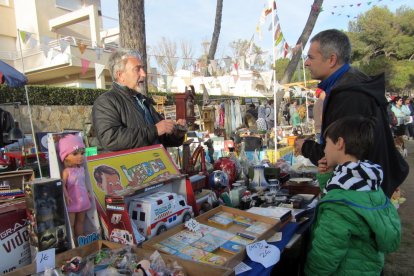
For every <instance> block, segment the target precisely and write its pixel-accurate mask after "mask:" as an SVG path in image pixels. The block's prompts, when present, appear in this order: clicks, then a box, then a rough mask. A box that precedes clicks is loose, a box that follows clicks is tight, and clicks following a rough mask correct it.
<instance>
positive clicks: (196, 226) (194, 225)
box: [184, 219, 200, 232]
mask: <svg viewBox="0 0 414 276" xmlns="http://www.w3.org/2000/svg"><path fill="white" fill-rule="evenodd" d="M184 225H185V227H187V229H188V230H190V231H193V232H196V231H199V230H200V223H198V221H196V220H195V219H190V220H188V221H186V222H185V224H184Z"/></svg>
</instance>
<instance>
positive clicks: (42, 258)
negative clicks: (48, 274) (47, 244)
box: [36, 248, 56, 273]
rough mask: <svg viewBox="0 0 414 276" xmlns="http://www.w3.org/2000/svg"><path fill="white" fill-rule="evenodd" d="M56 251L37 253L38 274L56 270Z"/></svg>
mask: <svg viewBox="0 0 414 276" xmlns="http://www.w3.org/2000/svg"><path fill="white" fill-rule="evenodd" d="M55 249H56V248H50V249H48V250H44V251H40V252H37V254H36V273H39V272H43V271H45V270H46V269H50V268H55Z"/></svg>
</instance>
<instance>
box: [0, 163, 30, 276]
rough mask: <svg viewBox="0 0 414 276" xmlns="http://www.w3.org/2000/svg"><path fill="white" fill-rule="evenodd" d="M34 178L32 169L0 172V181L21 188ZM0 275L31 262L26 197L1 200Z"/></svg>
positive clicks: (13, 187)
mask: <svg viewBox="0 0 414 276" xmlns="http://www.w3.org/2000/svg"><path fill="white" fill-rule="evenodd" d="M30 180H33V171H32V170H21V171H10V172H4V173H0V183H4V184H5V186H8V187H10V189H21V190H22V191H23V184H24V183H25V182H26V181H30ZM0 221H1V224H0V257H1V261H0V275H1V274H3V273H7V272H9V271H12V270H15V269H17V268H19V267H22V266H25V265H27V264H29V263H30V262H31V255H30V244H29V233H28V227H27V215H26V203H25V201H24V198H15V199H10V198H8V199H2V200H0Z"/></svg>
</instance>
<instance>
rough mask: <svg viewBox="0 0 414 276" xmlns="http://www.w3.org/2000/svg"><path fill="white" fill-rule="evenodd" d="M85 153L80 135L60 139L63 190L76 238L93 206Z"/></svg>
mask: <svg viewBox="0 0 414 276" xmlns="http://www.w3.org/2000/svg"><path fill="white" fill-rule="evenodd" d="M84 154H85V145H84V143H83V141H82V137H80V136H79V135H72V134H70V135H66V136H65V137H63V138H62V139H60V140H59V157H60V160H61V161H62V162H63V164H64V170H63V172H62V180H63V183H64V189H63V190H64V194H65V199H66V206H67V209H68V212H69V219H70V225H71V227H72V232H73V233H74V235H75V240H77V238H78V237H79V236H82V235H83V227H84V221H85V215H86V211H87V210H89V208H90V207H91V200H90V196H89V193H88V191H87V190H86V186H85V169H84V167H83V163H84V161H85V159H84Z"/></svg>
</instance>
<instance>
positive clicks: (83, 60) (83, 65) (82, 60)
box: [81, 58, 91, 76]
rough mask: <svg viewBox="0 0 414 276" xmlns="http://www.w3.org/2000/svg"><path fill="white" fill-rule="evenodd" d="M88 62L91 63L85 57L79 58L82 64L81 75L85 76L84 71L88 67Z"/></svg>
mask: <svg viewBox="0 0 414 276" xmlns="http://www.w3.org/2000/svg"><path fill="white" fill-rule="evenodd" d="M89 63H91V61H90V60H87V59H85V58H81V64H82V76H85V74H86V72H87V71H88V68H89Z"/></svg>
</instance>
